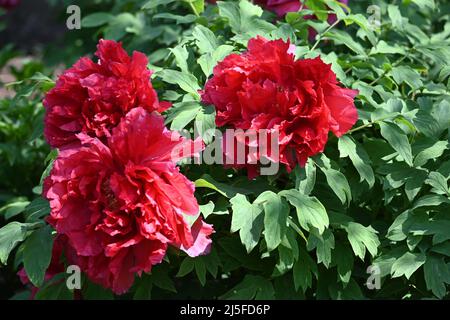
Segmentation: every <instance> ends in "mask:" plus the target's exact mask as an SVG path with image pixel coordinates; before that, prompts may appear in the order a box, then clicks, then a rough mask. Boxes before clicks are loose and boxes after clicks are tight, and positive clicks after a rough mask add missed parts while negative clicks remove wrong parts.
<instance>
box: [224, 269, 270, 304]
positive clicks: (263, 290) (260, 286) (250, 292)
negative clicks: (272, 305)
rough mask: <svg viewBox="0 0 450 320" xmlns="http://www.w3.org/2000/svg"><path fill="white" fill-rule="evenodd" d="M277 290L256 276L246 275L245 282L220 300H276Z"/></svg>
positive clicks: (265, 280)
mask: <svg viewBox="0 0 450 320" xmlns="http://www.w3.org/2000/svg"><path fill="white" fill-rule="evenodd" d="M274 296H275V290H274V289H273V285H272V283H271V282H270V281H269V280H267V279H265V278H263V277H261V276H255V275H246V276H245V277H244V280H242V282H240V283H239V284H238V285H236V286H235V287H234V288H232V289H231V290H230V291H228V292H227V293H225V294H224V295H223V296H221V297H220V299H226V300H230V299H231V300H252V299H256V300H271V299H274Z"/></svg>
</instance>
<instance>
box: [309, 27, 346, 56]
mask: <svg viewBox="0 0 450 320" xmlns="http://www.w3.org/2000/svg"><path fill="white" fill-rule="evenodd" d="M340 21H341V20H336V21H335V22H334V23H333V24H332V25H330V26H329V27H328V28H326V29H325V31H324V32H322V33H320V34H319V37H318V38H317V40H316V42H315V43H314V45H313V46H312V48H311V51H314V49H315V48H316V47H317V46H318V45H319V43H320V41H321V40H322V37H323V35H324V34H326V33H327V32H328V31H330V30H331V29H333V28H334V27H335V26H336V25H337V24H338V23H339V22H340Z"/></svg>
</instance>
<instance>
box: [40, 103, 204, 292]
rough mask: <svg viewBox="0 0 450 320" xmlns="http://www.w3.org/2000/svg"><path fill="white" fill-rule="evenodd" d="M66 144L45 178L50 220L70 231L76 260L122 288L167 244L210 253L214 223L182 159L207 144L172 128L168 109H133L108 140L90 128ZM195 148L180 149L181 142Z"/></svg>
mask: <svg viewBox="0 0 450 320" xmlns="http://www.w3.org/2000/svg"><path fill="white" fill-rule="evenodd" d="M76 138H77V139H78V142H74V143H72V144H70V145H67V146H65V147H64V148H62V149H61V150H60V154H59V156H58V158H57V159H56V161H55V163H54V167H53V169H52V171H51V174H50V176H49V177H48V178H47V179H46V180H45V183H44V193H43V194H44V196H45V197H46V198H47V199H48V200H49V201H50V207H51V214H50V218H49V222H50V223H51V224H52V225H53V226H54V227H55V229H56V231H57V232H58V233H59V234H64V235H66V236H67V238H68V241H69V243H70V246H72V247H73V250H74V254H72V255H70V256H71V260H72V263H75V264H77V265H79V266H80V268H81V270H82V271H84V272H85V273H86V274H87V276H88V277H89V278H90V279H91V280H92V281H93V282H96V283H99V284H101V285H103V286H104V287H108V288H111V289H112V290H113V291H114V292H115V293H117V294H121V293H124V292H126V291H127V290H128V289H129V287H130V286H131V285H132V283H133V281H134V277H135V274H138V275H141V273H142V272H149V271H150V270H151V267H152V266H153V265H155V264H158V263H160V262H161V261H162V259H163V257H164V255H165V253H166V250H167V247H168V245H172V246H174V247H177V248H180V249H182V250H184V251H185V252H187V254H188V255H190V256H197V255H201V254H206V253H207V252H208V251H209V249H210V245H211V240H210V238H209V236H210V235H211V234H212V233H213V229H212V226H211V225H208V224H205V223H204V222H203V221H202V219H201V218H200V217H199V218H197V219H196V221H195V223H194V224H193V225H192V226H191V225H189V223H188V222H187V220H186V218H185V215H188V216H196V215H197V214H198V211H199V207H198V204H197V201H196V199H195V197H194V184H193V183H192V182H191V181H189V180H188V179H187V178H186V177H185V176H184V175H182V174H181V173H180V172H179V169H178V168H177V167H176V164H175V161H177V160H178V159H179V158H180V156H189V155H191V154H194V153H197V152H198V151H200V149H201V148H202V147H203V144H202V143H201V141H200V144H199V143H197V142H192V141H190V140H186V139H184V138H183V137H181V136H180V135H179V134H178V133H175V132H171V131H169V130H168V129H166V128H165V126H164V120H163V118H162V116H160V115H158V114H156V113H153V114H150V113H148V112H147V111H146V110H144V109H143V108H140V107H139V108H135V109H133V110H131V111H130V112H129V113H128V114H127V115H126V116H125V117H124V118H123V119H122V120H121V121H120V123H119V125H118V126H117V127H116V128H114V129H113V130H112V133H111V136H110V137H109V138H108V139H107V143H106V144H104V143H103V142H101V141H100V140H99V139H98V138H92V137H90V136H88V135H87V134H85V133H80V134H77V135H76ZM186 146H187V147H188V149H189V151H190V152H189V153H190V154H183V155H181V154H180V152H178V151H177V150H181V148H184V149H183V150H185V149H186Z"/></svg>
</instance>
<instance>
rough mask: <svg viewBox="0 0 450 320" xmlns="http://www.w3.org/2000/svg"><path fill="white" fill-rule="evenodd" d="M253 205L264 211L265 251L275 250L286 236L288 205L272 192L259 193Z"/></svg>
mask: <svg viewBox="0 0 450 320" xmlns="http://www.w3.org/2000/svg"><path fill="white" fill-rule="evenodd" d="M253 204H259V205H260V206H262V208H263V209H264V239H265V240H266V244H267V250H268V251H272V250H274V249H276V248H277V247H278V246H279V245H280V243H281V240H282V239H283V237H284V236H285V234H286V229H287V218H288V216H289V205H288V204H287V203H286V202H285V200H283V199H281V198H280V197H279V196H278V195H277V194H275V193H273V192H272V191H265V192H263V193H261V194H260V195H259V196H258V198H256V200H255V201H254V203H253Z"/></svg>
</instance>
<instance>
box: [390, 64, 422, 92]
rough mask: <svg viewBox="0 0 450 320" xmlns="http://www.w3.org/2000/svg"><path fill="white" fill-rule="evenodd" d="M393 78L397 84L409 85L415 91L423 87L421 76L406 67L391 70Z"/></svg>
mask: <svg viewBox="0 0 450 320" xmlns="http://www.w3.org/2000/svg"><path fill="white" fill-rule="evenodd" d="M391 74H392V77H393V78H394V80H395V82H397V83H398V84H402V83H403V82H405V83H407V84H408V85H409V86H411V88H412V89H413V90H416V89H420V88H421V87H422V86H423V82H422V80H421V78H420V74H419V73H418V72H417V71H416V70H414V69H412V68H410V67H406V66H399V67H395V68H393V69H392V70H391Z"/></svg>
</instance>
